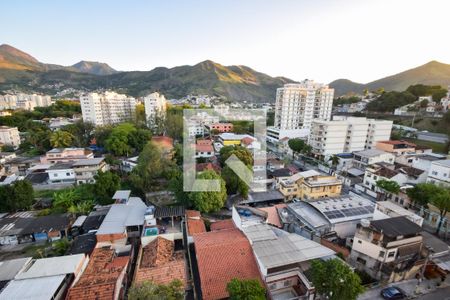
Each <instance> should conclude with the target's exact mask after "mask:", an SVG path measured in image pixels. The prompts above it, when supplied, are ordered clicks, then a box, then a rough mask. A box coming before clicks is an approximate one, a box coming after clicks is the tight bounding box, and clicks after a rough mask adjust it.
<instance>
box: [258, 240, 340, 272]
mask: <svg viewBox="0 0 450 300" xmlns="http://www.w3.org/2000/svg"><path fill="white" fill-rule="evenodd" d="M252 247H253V251H254V252H255V255H256V257H257V258H258V261H259V262H260V263H261V264H262V265H263V266H264V267H265V268H266V269H268V268H274V267H279V266H284V265H289V264H293V263H300V262H304V261H309V260H312V259H317V258H324V257H328V256H331V255H334V254H335V253H334V251H333V250H331V249H329V248H327V247H324V246H322V245H320V244H319V243H316V242H314V241H311V240H308V239H306V238H304V237H302V236H300V235H297V234H293V233H291V234H288V235H283V236H278V237H277V238H276V239H270V240H264V241H257V242H254V243H253V245H252Z"/></svg>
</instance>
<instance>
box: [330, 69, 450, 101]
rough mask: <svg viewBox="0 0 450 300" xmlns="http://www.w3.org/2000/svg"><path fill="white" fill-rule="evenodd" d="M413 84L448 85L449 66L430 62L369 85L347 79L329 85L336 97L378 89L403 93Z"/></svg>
mask: <svg viewBox="0 0 450 300" xmlns="http://www.w3.org/2000/svg"><path fill="white" fill-rule="evenodd" d="M413 84H425V85H441V86H443V87H444V88H447V86H449V85H450V64H445V63H441V62H438V61H436V60H432V61H429V62H427V63H426V64H423V65H421V66H418V67H415V68H411V69H408V70H406V71H403V72H400V73H397V74H394V75H390V76H386V77H383V78H380V79H377V80H374V81H371V82H369V83H365V84H364V83H358V82H354V81H351V80H348V79H337V80H334V81H332V82H331V83H330V84H329V85H330V87H333V88H334V89H335V95H336V96H342V95H345V94H348V93H352V92H353V93H362V92H363V90H364V89H368V90H370V91H374V90H377V89H380V88H383V89H385V90H386V91H404V90H406V89H407V88H408V86H410V85H413Z"/></svg>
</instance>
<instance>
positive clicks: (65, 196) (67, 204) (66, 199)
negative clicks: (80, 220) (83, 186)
mask: <svg viewBox="0 0 450 300" xmlns="http://www.w3.org/2000/svg"><path fill="white" fill-rule="evenodd" d="M75 200H76V195H75V191H74V190H73V189H70V190H64V191H59V192H55V193H53V207H54V208H55V209H60V210H61V212H66V211H68V210H69V209H70V208H71V207H73V206H75Z"/></svg>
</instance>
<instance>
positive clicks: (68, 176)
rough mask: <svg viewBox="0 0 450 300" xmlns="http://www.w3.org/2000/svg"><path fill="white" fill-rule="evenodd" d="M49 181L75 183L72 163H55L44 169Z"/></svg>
mask: <svg viewBox="0 0 450 300" xmlns="http://www.w3.org/2000/svg"><path fill="white" fill-rule="evenodd" d="M45 172H46V173H47V174H48V182H49V183H75V171H74V170H73V163H72V162H68V163H55V164H53V165H51V166H50V167H49V168H48V169H47V170H46V171H45Z"/></svg>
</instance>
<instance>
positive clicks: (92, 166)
mask: <svg viewBox="0 0 450 300" xmlns="http://www.w3.org/2000/svg"><path fill="white" fill-rule="evenodd" d="M72 167H73V170H74V172H75V180H76V183H77V184H83V183H95V178H94V177H95V175H97V174H98V172H100V171H101V172H106V171H108V170H109V165H108V164H106V162H105V158H104V157H96V158H90V159H80V160H78V161H76V162H74V163H73V165H72Z"/></svg>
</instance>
